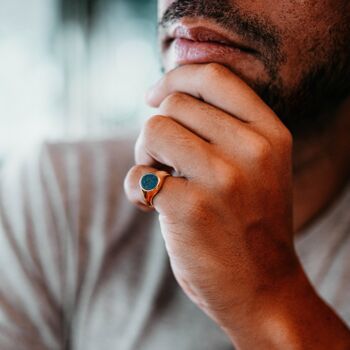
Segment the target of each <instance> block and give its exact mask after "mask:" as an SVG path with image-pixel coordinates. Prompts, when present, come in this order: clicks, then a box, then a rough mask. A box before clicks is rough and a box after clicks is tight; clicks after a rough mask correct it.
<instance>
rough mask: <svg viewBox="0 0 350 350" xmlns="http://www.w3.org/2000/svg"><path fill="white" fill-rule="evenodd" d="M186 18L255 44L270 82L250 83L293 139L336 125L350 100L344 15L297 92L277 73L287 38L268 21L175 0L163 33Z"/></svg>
mask: <svg viewBox="0 0 350 350" xmlns="http://www.w3.org/2000/svg"><path fill="white" fill-rule="evenodd" d="M184 17H192V18H204V19H208V20H211V21H213V22H215V23H217V24H218V25H219V26H221V27H222V28H225V29H226V30H229V31H232V32H235V33H237V34H239V35H241V36H242V38H246V39H247V40H249V41H251V42H254V43H256V44H257V47H259V51H260V59H261V61H262V62H263V64H264V66H265V69H266V71H267V73H268V76H269V80H268V82H262V81H255V82H251V81H250V82H248V81H246V83H248V85H250V86H251V88H253V90H255V92H256V93H257V94H258V95H259V96H260V97H261V98H262V100H263V101H264V102H265V103H266V104H267V105H268V106H269V107H270V108H271V109H272V110H273V111H274V112H275V113H276V114H277V116H278V117H279V118H280V119H281V121H282V122H283V123H284V125H285V126H286V127H287V128H288V129H289V130H290V132H291V133H292V135H293V137H294V139H300V140H306V139H309V138H312V137H315V136H319V135H320V133H324V132H326V131H327V130H328V129H329V128H330V127H331V126H332V124H333V123H334V122H335V121H336V117H335V112H336V110H337V109H338V108H339V106H340V105H341V104H342V102H343V101H344V100H345V99H346V98H347V97H348V96H349V95H350V45H349V44H348V38H349V37H350V24H349V23H348V22H349V21H347V19H346V18H345V16H344V18H341V19H340V20H339V23H336V24H335V25H334V27H333V28H332V29H333V30H332V32H331V34H330V37H329V38H328V39H327V42H325V43H324V44H323V47H322V48H321V49H320V52H315V53H314V54H313V57H314V59H311V58H310V62H306V63H307V65H306V66H307V68H306V69H304V71H303V73H302V74H301V78H300V80H299V83H298V84H296V86H294V87H293V88H291V87H289V86H285V84H284V83H283V79H282V77H281V76H280V74H279V72H280V67H281V65H282V64H283V63H285V62H286V61H287V57H286V56H285V55H284V53H283V50H282V42H283V40H282V39H283V36H282V34H281V31H280V30H279V28H277V27H276V26H275V25H273V24H272V23H270V22H269V21H268V20H267V19H266V18H263V17H262V16H258V15H253V14H247V13H243V11H242V10H241V9H240V8H238V7H237V6H236V5H235V4H234V3H232V2H231V1H228V0H176V1H175V2H173V3H172V4H171V5H170V6H169V8H168V9H167V10H166V11H165V13H164V15H163V17H162V19H161V21H160V22H159V28H160V29H164V28H167V27H168V26H170V25H171V24H173V23H175V22H177V21H179V20H181V19H182V18H184ZM303 65H305V62H303ZM163 70H164V69H163ZM235 73H236V72H235ZM236 74H237V73H236ZM238 75H239V74H238ZM240 77H241V78H242V79H243V80H245V79H244V77H243V76H240Z"/></svg>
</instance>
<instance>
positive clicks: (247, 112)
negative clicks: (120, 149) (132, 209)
mask: <svg viewBox="0 0 350 350" xmlns="http://www.w3.org/2000/svg"><path fill="white" fill-rule="evenodd" d="M148 102H149V104H151V105H152V106H154V107H157V108H158V115H156V116H153V117H152V118H150V119H149V120H148V121H147V122H146V124H145V126H144V128H143V130H142V132H141V134H140V136H139V138H138V141H137V143H136V148H135V159H136V164H137V165H136V166H135V167H133V168H132V169H131V170H130V172H129V173H128V176H127V177H126V179H125V190H126V193H127V195H128V197H129V199H130V200H131V201H132V202H134V203H135V204H137V205H138V206H140V207H142V208H146V207H145V206H144V205H143V203H144V201H143V196H142V193H141V191H140V189H139V187H138V181H139V179H140V177H141V176H142V175H143V174H145V173H147V172H150V171H154V170H156V169H159V168H164V166H165V167H166V168H167V169H173V174H174V175H177V176H173V177H168V178H167V179H166V180H165V183H164V186H163V188H162V190H161V191H160V193H159V194H157V196H156V197H155V198H154V202H153V204H154V207H155V209H156V210H157V212H158V213H159V220H160V224H161V229H162V234H163V236H164V240H165V244H166V249H167V251H168V253H169V257H170V262H171V266H172V269H173V272H174V274H175V277H176V279H177V281H178V282H179V284H180V286H181V287H182V288H183V290H184V291H185V292H186V293H187V295H188V296H189V297H190V298H191V299H192V300H193V301H194V302H195V303H196V304H197V305H198V306H199V307H200V308H201V309H202V310H203V311H204V312H206V313H207V314H208V315H209V316H210V317H212V318H213V319H214V320H215V321H216V322H217V323H218V324H219V325H220V326H221V327H222V328H223V329H224V330H225V331H226V332H227V333H228V334H229V336H230V337H231V338H232V339H233V341H234V342H235V343H236V345H240V346H243V347H245V346H246V347H248V345H247V344H250V345H253V344H255V345H256V344H257V343H256V342H255V343H254V341H253V340H254V338H256V339H257V340H258V342H259V344H260V345H262V344H263V342H265V339H264V337H265V334H264V333H266V332H265V330H267V328H266V329H265V328H264V327H265V325H267V324H270V323H271V322H272V323H273V322H275V321H276V320H274V318H273V317H271V319H270V316H269V313H270V312H274V311H272V310H274V309H275V304H276V302H277V301H278V302H282V303H283V302H284V301H285V300H286V299H288V298H289V296H290V295H291V294H292V293H291V292H290V290H293V288H294V289H295V290H298V291H300V293H299V294H303V295H304V294H307V293H310V294H311V293H313V292H310V291H311V290H312V289H311V287H310V286H309V285H308V283H307V281H306V278H305V276H304V274H303V271H302V269H301V267H300V264H299V261H298V259H297V257H296V254H295V250H294V245H293V220H292V219H293V218H292V215H293V210H292V137H291V135H290V133H289V131H288V130H287V129H286V128H285V126H284V125H283V124H282V122H281V121H280V120H279V118H278V117H277V116H276V115H275V114H274V113H273V111H272V110H271V109H270V108H269V107H268V106H267V105H266V104H265V103H264V102H263V101H262V100H261V99H260V98H259V97H258V96H257V95H256V94H255V93H254V91H253V90H252V89H250V88H249V87H248V86H247V85H246V84H245V83H244V82H242V81H241V80H240V79H239V78H238V77H236V76H235V75H234V74H233V73H232V72H230V71H229V70H228V69H226V68H225V67H223V66H220V65H218V64H206V65H187V66H183V67H179V68H177V69H175V70H173V71H171V72H170V73H168V74H167V75H166V76H165V77H164V78H163V79H162V80H161V81H160V82H159V83H158V84H157V85H156V86H154V87H153V88H152V90H151V91H150V93H149V94H148ZM145 210H147V209H145ZM299 286H302V287H300V288H299ZM304 286H307V287H304ZM305 290H306V291H307V292H305ZM281 318H284V316H283V317H282V316H281ZM270 321H271V322H270ZM269 322H270V323H269ZM276 324H277V323H276ZM279 336H280V337H282V336H281V335H279ZM247 337H248V338H250V339H248V340H249V341H248V342H247V341H246V340H244V339H245V338H247ZM266 344H269V345H267V346H270V345H271V344H270V343H269V340H266ZM250 345H249V346H250ZM261 348H263V347H261Z"/></svg>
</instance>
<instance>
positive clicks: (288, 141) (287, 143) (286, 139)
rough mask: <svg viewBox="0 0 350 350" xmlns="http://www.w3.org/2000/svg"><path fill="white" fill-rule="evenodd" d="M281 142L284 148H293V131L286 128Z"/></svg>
mask: <svg viewBox="0 0 350 350" xmlns="http://www.w3.org/2000/svg"><path fill="white" fill-rule="evenodd" d="M280 142H281V144H282V148H283V149H285V150H287V151H290V150H291V149H292V148H293V136H292V133H291V132H290V131H289V130H288V129H286V128H285V130H284V131H283V132H282V135H281V139H280Z"/></svg>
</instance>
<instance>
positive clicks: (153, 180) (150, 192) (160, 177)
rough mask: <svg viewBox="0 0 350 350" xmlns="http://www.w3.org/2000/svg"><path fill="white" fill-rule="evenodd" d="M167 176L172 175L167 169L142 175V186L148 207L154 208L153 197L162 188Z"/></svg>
mask: <svg viewBox="0 0 350 350" xmlns="http://www.w3.org/2000/svg"><path fill="white" fill-rule="evenodd" d="M167 176H171V175H170V174H169V173H167V172H166V171H161V170H159V171H156V172H154V173H148V174H145V175H143V176H142V177H141V179H140V188H141V190H142V193H143V197H144V199H145V202H146V205H147V206H148V207H150V208H153V199H154V197H155V196H156V195H157V193H158V192H159V191H160V190H161V188H162V186H163V184H164V180H165V178H166V177H167Z"/></svg>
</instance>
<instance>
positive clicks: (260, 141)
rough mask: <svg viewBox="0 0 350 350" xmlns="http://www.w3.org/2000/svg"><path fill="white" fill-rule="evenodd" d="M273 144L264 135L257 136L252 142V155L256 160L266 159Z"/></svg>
mask: <svg viewBox="0 0 350 350" xmlns="http://www.w3.org/2000/svg"><path fill="white" fill-rule="evenodd" d="M271 150H272V147H271V144H270V142H269V141H268V140H267V139H265V138H264V137H260V138H256V139H255V140H254V141H251V143H250V155H251V157H252V158H253V160H255V161H265V160H266V159H268V158H269V157H270V155H271Z"/></svg>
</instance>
